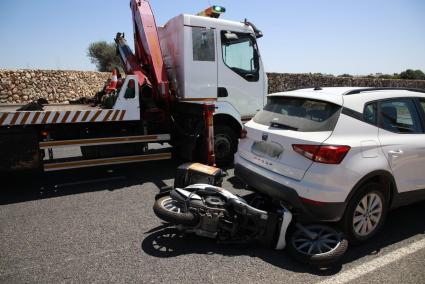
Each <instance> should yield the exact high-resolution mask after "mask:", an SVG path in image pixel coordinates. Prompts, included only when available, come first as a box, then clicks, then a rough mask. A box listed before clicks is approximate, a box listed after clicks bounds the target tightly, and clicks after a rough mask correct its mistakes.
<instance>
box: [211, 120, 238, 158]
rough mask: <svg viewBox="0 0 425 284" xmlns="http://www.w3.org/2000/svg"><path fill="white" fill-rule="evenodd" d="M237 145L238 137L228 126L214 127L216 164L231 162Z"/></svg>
mask: <svg viewBox="0 0 425 284" xmlns="http://www.w3.org/2000/svg"><path fill="white" fill-rule="evenodd" d="M237 147H238V137H237V135H236V133H235V132H234V131H233V130H232V129H231V128H230V127H228V126H224V125H217V126H216V127H214V153H215V162H216V164H217V165H218V166H225V165H229V164H230V163H232V162H233V155H234V154H235V152H236V150H237Z"/></svg>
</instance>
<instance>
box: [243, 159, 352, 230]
mask: <svg viewBox="0 0 425 284" xmlns="http://www.w3.org/2000/svg"><path fill="white" fill-rule="evenodd" d="M241 160H242V159H241V158H239V159H236V160H235V176H236V177H238V178H239V179H240V180H242V181H243V182H245V183H246V184H248V185H250V186H252V187H253V188H255V189H256V190H257V191H259V192H260V193H263V194H266V195H267V196H270V197H272V198H274V199H278V200H281V201H283V202H284V203H285V204H286V205H287V206H288V208H292V210H293V211H294V212H295V213H296V214H297V215H298V216H297V218H298V219H299V220H300V221H304V222H318V221H320V222H336V221H339V220H340V219H341V218H342V216H343V214H344V210H345V207H346V203H345V202H316V201H313V200H309V199H305V198H302V197H300V196H299V195H298V193H297V192H296V190H295V189H293V188H291V187H288V186H287V185H284V184H281V183H278V182H276V181H275V180H272V179H270V178H268V177H265V176H263V175H261V174H259V173H258V172H256V171H254V170H252V169H248V167H247V166H244V165H242V163H241V162H242V161H243V160H242V161H241ZM243 163H247V164H249V162H248V161H245V162H243ZM255 167H256V166H255Z"/></svg>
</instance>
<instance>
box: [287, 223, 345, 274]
mask: <svg viewBox="0 0 425 284" xmlns="http://www.w3.org/2000/svg"><path fill="white" fill-rule="evenodd" d="M304 227H305V228H306V229H308V230H309V231H312V232H314V233H316V234H318V235H317V237H316V238H315V239H311V238H310V237H309V236H307V234H305V233H304V232H303V231H302V230H301V229H298V228H295V230H293V231H292V232H291V233H290V235H289V240H288V246H287V248H288V251H289V253H290V254H291V256H292V257H293V258H294V259H295V260H298V261H299V262H302V263H305V264H309V265H312V266H316V267H329V266H331V265H332V264H335V263H336V262H338V261H339V260H340V259H341V258H342V257H343V255H344V254H345V252H346V251H347V248H348V241H347V240H346V239H345V237H344V235H343V234H342V233H341V232H338V231H336V230H335V229H333V228H332V227H330V226H328V225H322V224H311V225H304Z"/></svg>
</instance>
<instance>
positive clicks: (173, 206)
mask: <svg viewBox="0 0 425 284" xmlns="http://www.w3.org/2000/svg"><path fill="white" fill-rule="evenodd" d="M153 211H154V212H155V215H156V216H158V218H160V219H162V220H164V221H166V222H169V223H172V224H175V225H185V226H196V225H197V224H198V222H199V218H198V216H197V215H195V214H193V213H192V212H188V211H186V212H185V206H184V204H182V203H181V202H178V201H177V200H175V199H173V198H171V196H164V197H161V198H159V199H158V200H156V201H155V204H154V205H153Z"/></svg>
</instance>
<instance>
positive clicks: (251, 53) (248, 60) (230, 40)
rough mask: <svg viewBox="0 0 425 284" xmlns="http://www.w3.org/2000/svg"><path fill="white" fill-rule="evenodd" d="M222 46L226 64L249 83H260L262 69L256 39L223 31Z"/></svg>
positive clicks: (247, 35) (248, 35)
mask: <svg viewBox="0 0 425 284" xmlns="http://www.w3.org/2000/svg"><path fill="white" fill-rule="evenodd" d="M221 44H222V53H223V61H224V64H226V66H227V67H229V68H230V69H232V70H233V71H234V72H236V73H237V74H238V75H240V76H242V77H243V78H245V79H246V80H247V81H258V78H259V69H260V68H259V59H258V51H257V43H256V42H255V39H254V37H253V36H252V35H251V34H246V33H236V32H229V31H222V32H221Z"/></svg>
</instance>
